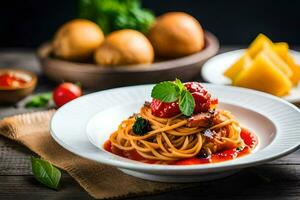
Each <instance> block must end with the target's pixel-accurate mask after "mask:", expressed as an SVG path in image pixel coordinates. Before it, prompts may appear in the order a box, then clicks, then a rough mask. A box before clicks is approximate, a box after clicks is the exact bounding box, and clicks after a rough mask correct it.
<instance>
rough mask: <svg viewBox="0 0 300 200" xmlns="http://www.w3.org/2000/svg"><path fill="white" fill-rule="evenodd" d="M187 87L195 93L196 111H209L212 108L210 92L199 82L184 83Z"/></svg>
mask: <svg viewBox="0 0 300 200" xmlns="http://www.w3.org/2000/svg"><path fill="white" fill-rule="evenodd" d="M184 86H185V87H186V89H187V90H188V91H189V92H190V93H191V94H192V95H193V97H194V100H195V108H194V113H200V112H207V111H209V109H210V104H211V99H210V94H209V93H208V92H207V90H206V89H205V88H204V87H203V86H202V84H201V83H199V82H187V83H184Z"/></svg>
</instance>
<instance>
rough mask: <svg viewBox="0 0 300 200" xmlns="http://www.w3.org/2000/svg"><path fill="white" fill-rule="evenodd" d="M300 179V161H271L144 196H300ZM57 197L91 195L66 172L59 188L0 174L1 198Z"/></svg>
mask: <svg viewBox="0 0 300 200" xmlns="http://www.w3.org/2000/svg"><path fill="white" fill-rule="evenodd" d="M299 180H300V166H299V165H288V166H281V165H278V166H271V165H268V166H260V167H254V168H248V169H245V170H242V171H241V172H239V173H237V174H236V175H233V176H231V177H228V178H226V179H221V180H215V181H210V182H205V183H201V184H200V185H199V186H197V187H193V188H189V189H185V190H179V191H173V192H168V193H163V194H158V195H153V196H146V197H143V199H149V200H152V199H157V200H159V199H162V200H163V199H174V200H177V199H199V198H201V199H245V200H248V199H280V200H285V199H299V196H300V181H299ZM124 187H126V184H124ZM54 197H55V199H91V197H89V196H88V195H87V193H86V192H84V191H83V190H82V189H81V188H80V187H79V186H78V184H77V183H76V182H75V181H74V180H73V179H72V178H70V177H69V176H67V175H65V174H64V175H63V178H62V182H61V188H60V189H59V191H54V190H50V189H47V188H45V187H44V186H42V185H40V184H39V183H38V182H37V181H35V179H34V178H33V177H32V176H0V199H25V198H30V199H53V198H54ZM133 199H141V198H140V197H138V198H137V197H136V198H133Z"/></svg>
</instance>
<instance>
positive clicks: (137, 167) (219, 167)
mask: <svg viewBox="0 0 300 200" xmlns="http://www.w3.org/2000/svg"><path fill="white" fill-rule="evenodd" d="M204 85H210V86H211V87H228V88H229V89H231V90H237V91H241V90H243V91H247V92H249V93H252V94H255V95H259V96H263V97H266V98H271V99H272V100H275V101H278V102H280V103H282V104H285V106H288V107H290V108H292V109H293V110H294V111H296V112H298V113H300V110H299V109H298V108H297V107H296V106H295V105H293V104H291V103H289V102H287V101H285V100H283V99H281V98H278V97H275V96H273V95H270V94H267V93H263V92H260V91H255V90H251V89H246V88H238V87H233V86H224V85H214V84H204ZM150 86H153V84H145V85H136V86H126V87H119V88H114V89H109V90H103V91H99V92H95V93H91V94H88V95H85V96H83V97H81V99H82V98H90V97H91V96H93V95H98V94H100V93H102V92H110V91H111V90H120V89H126V88H136V87H150ZM77 101H80V98H78V99H76V100H74V101H72V102H70V103H68V104H66V105H64V106H63V107H61V108H60V109H58V110H57V111H56V113H55V114H54V115H53V116H52V118H51V121H50V133H51V136H52V137H53V139H54V140H55V141H56V142H57V143H58V144H60V145H61V146H62V147H63V148H65V149H67V150H68V151H70V152H72V153H74V154H76V155H78V156H81V157H84V158H87V157H85V156H84V155H83V154H81V153H78V152H77V151H76V150H75V149H74V148H73V147H71V146H69V145H68V144H66V143H64V142H63V141H61V140H60V139H59V138H58V137H57V136H56V134H55V133H54V131H53V129H52V126H53V121H54V119H55V116H56V115H58V114H59V113H60V112H62V110H63V109H64V107H66V106H70V105H71V104H75V103H76V102H77ZM91 117H92V116H91ZM86 125H87V124H85V127H86ZM82 134H84V135H85V136H86V133H85V132H84V133H82ZM275 139H276V137H275V138H274V141H275ZM89 142H90V141H89ZM90 145H93V144H90ZM299 147H300V141H299V142H295V143H294V144H293V145H292V146H290V147H289V148H286V149H285V150H284V151H282V152H279V153H277V154H274V155H269V156H268V157H267V158H263V159H255V160H252V161H251V162H250V161H248V162H242V163H238V164H235V163H234V162H230V161H229V162H220V163H213V164H206V165H189V166H177V165H175V166H174V165H153V164H144V163H139V162H136V163H129V162H124V161H119V160H113V161H111V160H108V159H104V160H102V161H101V162H100V161H99V160H97V159H93V158H87V159H90V160H94V161H96V162H100V163H103V164H107V165H111V166H114V167H119V168H124V169H129V170H134V171H151V172H160V171H166V170H168V171H169V172H179V171H198V172H202V173H210V172H216V171H218V172H221V171H227V170H232V169H239V168H245V167H249V166H254V165H258V164H262V163H265V162H268V161H272V160H275V159H277V158H280V157H283V156H285V155H287V154H289V153H291V152H293V151H295V150H297V149H298V148H299ZM93 148H95V149H97V151H99V149H98V148H96V147H94V145H93ZM105 153H107V152H105ZM242 159H243V158H239V160H242ZM112 162H113V163H112Z"/></svg>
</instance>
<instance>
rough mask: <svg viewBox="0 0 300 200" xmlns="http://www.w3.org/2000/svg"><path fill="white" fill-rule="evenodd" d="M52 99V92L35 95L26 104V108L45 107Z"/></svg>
mask: <svg viewBox="0 0 300 200" xmlns="http://www.w3.org/2000/svg"><path fill="white" fill-rule="evenodd" d="M51 99H52V93H51V92H49V93H43V94H39V95H35V96H33V97H32V98H31V100H30V101H28V102H27V103H26V104H25V107H26V108H40V107H45V106H46V105H47V104H48V103H49V101H50V100H51Z"/></svg>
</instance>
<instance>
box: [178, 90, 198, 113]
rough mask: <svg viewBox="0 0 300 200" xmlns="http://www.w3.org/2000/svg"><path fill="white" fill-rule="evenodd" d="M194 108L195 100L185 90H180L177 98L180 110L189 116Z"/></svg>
mask: <svg viewBox="0 0 300 200" xmlns="http://www.w3.org/2000/svg"><path fill="white" fill-rule="evenodd" d="M194 108H195V100H194V97H193V96H192V94H191V93H190V92H189V91H187V90H183V91H182V92H181V95H180V98H179V109H180V111H181V112H182V113H183V114H184V115H186V116H190V115H192V114H193V112H194Z"/></svg>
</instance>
